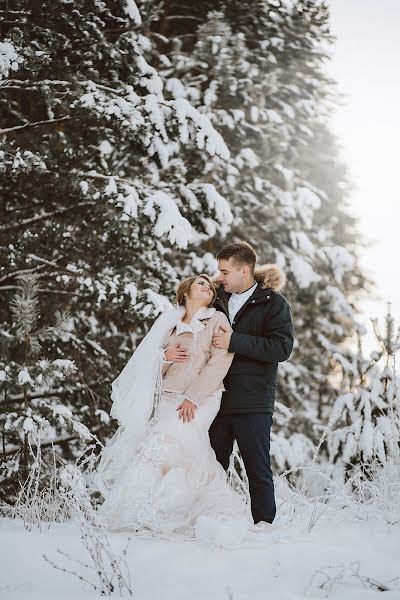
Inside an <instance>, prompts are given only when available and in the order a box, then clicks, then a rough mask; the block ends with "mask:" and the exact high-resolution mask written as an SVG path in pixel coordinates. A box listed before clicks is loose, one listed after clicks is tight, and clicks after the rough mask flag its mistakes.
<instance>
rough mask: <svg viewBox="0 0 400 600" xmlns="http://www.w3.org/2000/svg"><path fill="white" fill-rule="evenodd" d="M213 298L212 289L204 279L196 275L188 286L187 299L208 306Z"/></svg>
mask: <svg viewBox="0 0 400 600" xmlns="http://www.w3.org/2000/svg"><path fill="white" fill-rule="evenodd" d="M212 298H213V290H212V289H211V286H210V284H209V283H208V281H207V280H206V279H203V278H202V277H196V279H195V280H194V281H193V283H192V285H191V286H190V291H189V296H188V300H189V302H195V303H196V304H202V305H203V306H208V305H209V304H210V302H211V300H212Z"/></svg>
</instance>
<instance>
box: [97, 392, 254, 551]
mask: <svg viewBox="0 0 400 600" xmlns="http://www.w3.org/2000/svg"><path fill="white" fill-rule="evenodd" d="M221 394H222V392H221V391H218V392H214V393H213V394H212V395H211V396H209V397H208V400H207V402H206V403H204V405H202V406H199V407H198V408H197V409H196V415H195V418H194V419H192V420H191V421H190V422H188V423H184V422H183V421H182V420H179V419H178V411H177V410H176V408H177V406H178V405H179V404H180V403H181V402H182V399H183V398H182V396H181V395H180V394H177V393H176V392H162V395H161V399H160V403H159V408H158V420H157V422H155V423H152V422H151V421H150V422H149V423H148V425H147V431H146V434H145V436H144V438H143V441H142V443H141V444H140V446H139V448H138V450H137V453H136V455H135V458H134V460H133V461H132V463H131V464H130V465H128V467H127V468H126V469H125V471H124V472H123V473H122V474H121V476H120V477H119V478H118V480H117V481H116V482H115V485H114V486H113V488H112V490H111V492H110V493H109V494H108V496H107V498H106V500H105V501H104V503H103V505H102V506H101V508H100V509H99V512H100V516H101V518H102V519H103V520H104V522H105V524H106V527H107V528H108V529H109V530H111V531H130V532H136V533H137V534H138V533H139V534H140V533H143V534H145V533H146V532H147V534H152V533H153V534H155V535H157V536H162V537H168V538H176V537H180V536H183V537H185V538H197V539H198V540H201V541H203V542H206V543H209V544H213V545H218V546H224V547H234V546H236V545H238V544H240V542H241V541H242V540H243V539H244V537H245V535H246V532H247V531H248V529H249V527H250V526H251V525H252V523H253V521H252V519H251V514H250V510H249V507H248V506H247V505H246V502H245V500H244V498H243V496H242V495H241V494H239V493H238V492H236V491H235V490H234V489H233V488H232V487H231V485H230V484H229V483H228V482H227V476H226V473H225V471H224V469H223V468H222V466H221V465H220V463H219V462H218V461H217V459H216V456H215V452H214V450H213V449H212V447H211V445H210V441H209V437H208V429H209V427H210V425H211V423H212V421H213V420H214V418H215V416H216V414H217V412H218V410H219V405H220V400H221Z"/></svg>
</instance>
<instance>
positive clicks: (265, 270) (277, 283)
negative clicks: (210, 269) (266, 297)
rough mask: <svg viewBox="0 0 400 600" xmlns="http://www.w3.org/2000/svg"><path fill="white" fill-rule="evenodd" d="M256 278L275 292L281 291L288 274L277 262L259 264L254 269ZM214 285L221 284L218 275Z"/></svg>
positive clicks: (214, 278) (218, 285) (264, 286)
mask: <svg viewBox="0 0 400 600" xmlns="http://www.w3.org/2000/svg"><path fill="white" fill-rule="evenodd" d="M254 279H255V280H256V281H257V283H261V284H262V287H263V288H264V289H265V288H268V289H271V290H272V291H273V292H280V291H281V290H283V288H284V287H285V284H286V275H285V273H284V272H283V271H282V269H281V268H280V267H278V265H277V264H274V263H267V264H265V265H258V266H257V267H256V268H255V271H254ZM213 283H214V285H215V286H216V287H217V288H219V287H220V286H221V284H220V283H219V282H217V276H215V277H213Z"/></svg>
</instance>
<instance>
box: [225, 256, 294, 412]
mask: <svg viewBox="0 0 400 600" xmlns="http://www.w3.org/2000/svg"><path fill="white" fill-rule="evenodd" d="M254 277H255V280H256V281H257V283H258V285H257V287H256V289H255V291H254V292H253V294H252V295H251V296H250V298H248V299H247V301H246V302H245V304H244V305H243V306H242V307H241V308H240V310H239V311H238V312H237V313H236V315H235V317H234V321H233V323H231V325H232V329H233V333H232V337H231V341H230V345H229V348H228V351H229V352H235V356H234V359H233V362H232V365H231V367H230V369H229V371H228V374H227V375H226V377H225V379H224V386H225V392H224V393H223V394H222V400H221V408H220V410H219V414H231V413H249V412H251V413H253V412H264V413H265V412H266V413H271V414H272V413H273V412H274V405H275V389H276V383H277V374H278V363H279V362H283V361H285V360H287V359H288V358H289V356H290V354H291V352H292V348H293V338H294V330H293V320H292V311H291V306H290V304H289V302H288V300H287V299H286V298H285V297H284V296H283V295H282V294H281V293H280V292H279V290H280V289H282V287H283V285H284V282H285V275H284V273H283V272H282V271H281V269H280V268H279V267H278V266H277V265H273V264H269V265H263V266H260V267H258V268H257V269H256V271H255V274H254ZM229 297H230V294H229V293H227V292H225V290H224V289H223V287H222V286H220V288H219V289H218V295H217V298H216V300H215V303H214V306H215V308H216V309H217V310H220V311H222V312H224V313H225V314H226V316H227V317H228V319H229V312H228V300H229Z"/></svg>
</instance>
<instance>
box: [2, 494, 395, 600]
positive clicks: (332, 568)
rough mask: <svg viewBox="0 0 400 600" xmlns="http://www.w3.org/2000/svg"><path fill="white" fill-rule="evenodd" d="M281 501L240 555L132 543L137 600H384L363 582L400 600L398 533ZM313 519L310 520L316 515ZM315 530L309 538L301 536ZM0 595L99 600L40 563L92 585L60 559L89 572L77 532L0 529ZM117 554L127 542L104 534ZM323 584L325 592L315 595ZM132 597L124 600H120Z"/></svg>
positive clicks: (15, 525) (20, 599)
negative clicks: (270, 521) (295, 511)
mask: <svg viewBox="0 0 400 600" xmlns="http://www.w3.org/2000/svg"><path fill="white" fill-rule="evenodd" d="M286 506H287V503H286V502H285V499H284V498H280V502H279V511H280V514H281V516H280V519H279V521H278V522H277V520H275V521H276V524H275V523H274V524H273V525H272V526H271V527H269V528H268V529H267V531H265V532H262V533H261V534H255V535H254V538H253V541H249V542H248V543H247V546H246V547H243V548H238V549H234V550H225V549H210V547H208V546H205V545H202V544H200V543H198V542H194V541H174V542H171V541H167V540H162V539H141V538H135V537H133V538H132V539H131V542H130V544H129V546H128V551H127V562H128V564H129V568H130V574H131V579H132V583H133V597H134V598H137V599H138V600H139V599H140V600H153V599H161V598H162V600H188V599H189V598H190V600H204V599H205V598H207V600H228V599H229V598H232V600H266V598H274V599H276V600H300V599H305V598H311V599H316V598H329V600H367V599H368V600H374V599H375V598H376V599H377V600H378V599H382V592H380V591H378V590H377V589H376V588H374V587H373V586H370V585H368V584H367V580H366V578H367V577H369V578H371V579H372V580H375V581H376V582H379V583H384V584H386V585H387V586H388V587H389V589H390V591H387V592H385V596H384V598H385V600H398V599H399V598H400V585H399V561H398V557H399V555H400V526H399V525H398V524H397V525H388V524H387V523H386V522H385V521H383V520H380V519H379V518H376V519H372V518H371V519H366V520H364V519H360V518H357V516H356V515H352V514H351V513H350V511H349V510H348V509H333V508H332V507H330V506H323V505H322V504H320V503H318V504H316V505H311V506H309V508H308V509H307V510H308V512H306V511H305V510H304V507H301V506H299V507H298V513H299V515H300V516H299V515H294V514H291V513H290V512H289V511H288V510H287V508H286ZM312 510H314V511H316V514H314V515H313V513H312ZM317 517H318V519H317V522H316V524H315V526H314V528H313V529H312V530H311V532H308V530H307V527H308V525H309V523H311V522H312V520H313V519H316V518H317ZM0 532H1V539H2V544H1V546H0V563H1V565H2V581H1V584H0V585H1V591H2V592H3V596H2V597H3V598H5V599H6V598H10V599H12V600H28V598H29V600H44V599H46V598H49V599H50V598H57V600H71V598H74V600H89V599H91V598H100V596H98V595H97V594H96V593H95V592H94V591H93V590H92V588H90V587H89V585H88V584H85V583H83V582H81V581H80V580H79V579H78V578H77V577H76V576H73V575H71V574H69V573H62V572H60V571H58V570H55V569H54V568H53V567H52V566H51V565H50V564H49V563H48V562H45V560H44V558H43V555H46V556H47V557H48V558H49V559H50V560H52V561H53V562H55V563H56V564H58V565H60V566H62V567H64V568H70V569H71V568H72V569H73V570H74V571H75V572H77V573H79V574H82V575H85V574H86V577H87V576H88V573H87V570H85V569H84V568H83V567H82V566H81V565H80V564H71V561H69V560H68V559H67V558H66V557H65V556H62V555H61V554H60V553H59V552H58V551H57V549H58V548H59V549H60V550H61V551H62V552H65V553H67V554H68V555H69V556H71V557H72V558H73V559H75V560H81V561H84V562H88V555H87V553H86V551H85V549H84V547H83V545H82V543H81V540H80V532H79V529H78V527H77V525H75V524H74V523H73V522H66V523H61V524H59V523H58V524H53V525H51V527H50V528H47V526H44V525H42V526H41V529H40V530H39V529H36V528H33V529H32V530H31V531H27V530H26V529H25V528H24V526H23V523H22V521H20V520H12V519H9V518H2V519H0ZM110 539H111V545H112V549H113V550H114V552H119V553H120V552H121V550H122V548H123V547H124V546H125V544H126V542H127V539H128V535H127V534H110ZM321 584H324V587H323V588H322V589H321V588H320V587H319V586H320V585H321ZM125 597H128V596H125Z"/></svg>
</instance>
